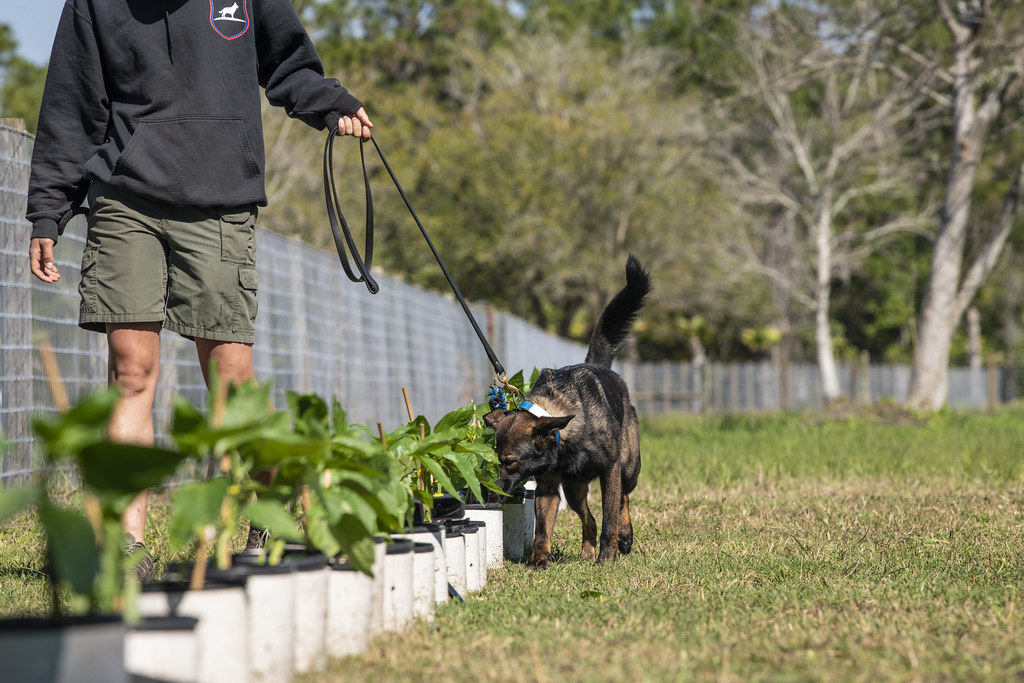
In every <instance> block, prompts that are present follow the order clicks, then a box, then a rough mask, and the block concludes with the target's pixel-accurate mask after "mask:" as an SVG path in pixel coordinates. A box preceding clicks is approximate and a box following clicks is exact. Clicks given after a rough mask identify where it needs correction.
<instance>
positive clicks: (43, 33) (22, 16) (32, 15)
mask: <svg viewBox="0 0 1024 683" xmlns="http://www.w3.org/2000/svg"><path fill="white" fill-rule="evenodd" d="M63 7H64V0H3V2H0V24H7V25H8V26H10V27H11V28H12V29H14V37H15V38H16V39H17V40H18V54H19V55H20V56H22V57H24V58H25V59H27V60H29V61H30V62H35V63H36V64H45V63H46V62H48V61H50V47H51V46H52V45H53V36H54V34H55V33H56V32H57V21H58V20H59V19H60V12H61V8H63Z"/></svg>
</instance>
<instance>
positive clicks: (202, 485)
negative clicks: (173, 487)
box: [168, 477, 231, 550]
mask: <svg viewBox="0 0 1024 683" xmlns="http://www.w3.org/2000/svg"><path fill="white" fill-rule="evenodd" d="M229 486H231V482H230V481H229V480H228V479H227V478H226V477H217V478H215V479H207V480H205V481H199V482H191V483H188V484H182V485H181V486H180V487H179V488H178V490H177V491H175V492H174V495H173V496H172V500H173V502H174V505H173V509H172V511H171V518H170V522H169V523H168V535H169V536H170V542H171V547H172V548H173V549H175V550H177V549H178V548H181V547H182V546H183V545H185V543H187V542H188V541H189V540H190V539H192V538H193V537H194V536H196V535H197V534H199V533H200V532H201V531H202V529H203V527H205V526H206V525H207V524H217V522H218V521H219V520H220V507H221V504H222V503H223V501H224V498H225V497H226V496H227V494H228V487H229Z"/></svg>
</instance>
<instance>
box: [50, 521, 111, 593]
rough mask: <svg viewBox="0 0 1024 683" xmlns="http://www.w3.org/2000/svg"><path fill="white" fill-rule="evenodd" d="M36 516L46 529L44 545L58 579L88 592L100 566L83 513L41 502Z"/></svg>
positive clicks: (80, 590) (94, 542)
mask: <svg viewBox="0 0 1024 683" xmlns="http://www.w3.org/2000/svg"><path fill="white" fill-rule="evenodd" d="M39 517H40V520H41V521H42V523H43V527H44V529H45V530H46V540H47V543H46V546H47V550H48V552H49V555H50V560H51V561H52V562H53V569H54V573H55V574H56V575H57V578H58V579H61V580H64V581H67V582H68V583H69V584H70V585H71V590H72V591H74V592H75V593H78V594H79V595H90V594H91V593H92V589H93V583H94V582H95V581H96V576H97V574H98V573H99V569H100V553H99V550H98V548H97V547H96V536H95V535H94V534H93V530H92V526H91V525H90V524H89V520H87V519H86V518H85V515H83V514H81V513H80V512H78V511H75V510H69V509H65V508H60V507H57V506H56V505H53V504H52V503H50V502H48V501H44V502H43V504H42V505H40V508H39Z"/></svg>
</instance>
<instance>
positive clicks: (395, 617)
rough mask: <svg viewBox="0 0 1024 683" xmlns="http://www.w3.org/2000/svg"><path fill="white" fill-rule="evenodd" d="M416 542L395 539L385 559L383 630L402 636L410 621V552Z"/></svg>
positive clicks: (411, 615)
mask: <svg viewBox="0 0 1024 683" xmlns="http://www.w3.org/2000/svg"><path fill="white" fill-rule="evenodd" d="M414 548H415V543H414V542H413V541H409V540H406V539H404V538H399V539H395V540H394V542H392V543H391V544H390V545H388V547H387V551H386V556H385V560H384V565H385V570H384V576H385V579H386V580H385V582H384V623H383V626H384V630H385V631H396V632H398V633H404V632H406V631H408V630H409V627H410V626H412V619H413V604H412V603H413V555H414V553H413V549H414Z"/></svg>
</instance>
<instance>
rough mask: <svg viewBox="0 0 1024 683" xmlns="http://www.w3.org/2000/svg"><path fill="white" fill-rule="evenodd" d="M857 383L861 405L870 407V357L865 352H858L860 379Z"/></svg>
mask: <svg viewBox="0 0 1024 683" xmlns="http://www.w3.org/2000/svg"><path fill="white" fill-rule="evenodd" d="M858 379H859V382H858V383H857V384H858V386H857V394H858V396H859V397H860V403H861V405H865V406H869V405H871V356H870V354H868V352H867V351H861V352H860V377H859V378H858Z"/></svg>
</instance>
